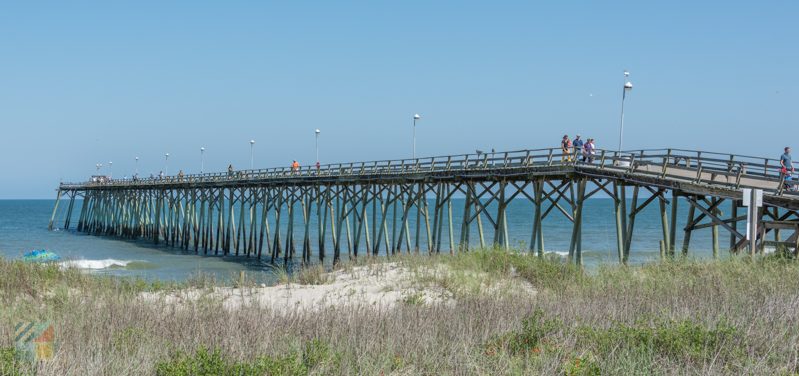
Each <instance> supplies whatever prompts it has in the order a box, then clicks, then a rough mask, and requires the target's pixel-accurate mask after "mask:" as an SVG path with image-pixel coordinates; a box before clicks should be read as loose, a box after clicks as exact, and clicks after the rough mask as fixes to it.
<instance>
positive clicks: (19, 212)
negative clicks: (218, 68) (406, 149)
mask: <svg viewBox="0 0 799 376" xmlns="http://www.w3.org/2000/svg"><path fill="white" fill-rule="evenodd" d="M642 202H643V200H642V199H639V205H640V204H641V203H642ZM80 203H81V202H80V201H77V200H76V202H75V205H74V207H75V213H74V214H73V219H72V224H71V227H72V229H70V230H63V229H61V226H63V221H64V219H65V216H66V213H65V210H63V208H64V207H65V206H66V205H64V203H63V201H62V203H61V204H60V205H59V210H58V211H57V213H56V217H57V221H56V223H55V224H54V231H48V230H47V226H48V224H49V221H50V217H51V216H52V214H53V207H54V205H55V200H0V255H2V256H3V257H6V258H20V257H21V256H22V255H23V254H25V253H27V252H30V251H32V250H35V249H46V250H50V251H53V252H56V253H58V254H59V255H61V257H62V258H64V259H65V261H63V262H72V263H74V264H75V265H77V266H79V267H82V268H84V269H86V270H87V271H93V272H97V273H113V274H117V275H134V274H137V275H141V276H145V277H149V278H160V279H175V280H182V279H184V278H186V277H187V276H189V275H190V274H191V273H193V272H196V271H203V272H205V273H213V274H215V275H216V276H217V277H219V278H228V277H230V276H232V275H234V274H238V272H239V271H242V270H245V271H248V272H260V271H262V272H263V276H262V278H263V279H267V280H269V279H270V265H269V260H268V258H267V257H264V258H263V259H260V260H259V259H258V258H257V257H246V256H213V255H207V256H206V255H204V254H203V251H202V250H200V254H195V252H194V251H193V250H191V251H184V250H181V249H179V248H172V247H168V246H165V245H163V244H162V245H159V246H155V245H154V244H153V243H152V242H151V241H149V240H144V239H140V240H122V239H119V238H116V237H106V236H93V235H86V234H83V233H78V232H76V231H74V228H75V227H77V218H78V212H79V210H80ZM452 203H453V204H452V217H453V232H454V242H455V244H456V246H457V244H458V241H459V239H460V223H461V221H462V219H463V204H464V199H453V200H452ZM434 204H435V202H434V201H433V200H431V201H430V202H429V205H431V206H432V205H434ZM630 206H631V202H630V200H628V208H629V207H630ZM566 208H567V210H568V207H566ZM678 208H679V216H678V219H677V224H678V226H677V227H678V228H677V249H678V252H679V249H681V247H682V239H683V230H682V229H683V227H685V226H686V221H687V211H688V205H687V203H685V201H684V200H681V201H680V203H679V205H678ZM720 209H721V210H722V211H723V212H724V217H729V215H730V214H729V209H730V207H729V204H727V205H722V206H721V207H720ZM489 211H490V213H491V215H492V216H495V212H496V211H495V207H491V206H489ZM285 212H286V211H285V210H284V213H285ZM366 212H367V215H368V216H369V217H372V209H371V207H367V211H366ZM377 213H378V216H380V210H379V207H378V209H377ZM472 213H474V209H472ZM669 213H670V211H669ZM390 214H391V213H389V217H388V218H389V219H388V231H389V234H391V231H392V220H391V218H392V217H391V215H390ZM533 214H534V206H533V204H532V203H531V202H530V201H529V200H526V199H518V198H517V199H515V200H514V201H512V202H511V204H510V205H509V207H508V209H507V222H508V236H509V238H510V239H512V242H511V243H512V244H515V245H517V246H518V245H519V244H522V245H525V246H529V242H530V238H531V231H532V223H533ZM284 215H285V214H284ZM282 218H287V217H282ZM310 218H311V221H310V222H311V223H310V236H311V244H312V248H313V251H312V252H313V256H312V259H313V260H314V261H316V260H318V256H317V247H316V246H317V244H318V240H317V234H318V232H317V227H316V218H317V217H316V215H315V209H314V214H312V215H311V217H310ZM236 219H238V216H237V217H236ZM286 220H287V219H282V221H283V224H284V225H283V226H281V227H282V231H281V236H283V237H284V239H285V223H286V222H285V221H286ZM481 220H482V223H483V226H484V234H485V241H486V243H487V244H491V242H492V239H493V235H494V231H493V228H492V227H491V224H490V221H489V220H488V218H486V217H485V216H482V217H481ZM268 222H269V226H270V229H271V231H272V235H274V217H273V216H272V214H271V213H270V218H269V221H268ZM415 222H416V215H415V213H412V214H411V215H410V216H409V228H410V229H411V234H412V236H411V242H412V243H413V242H415V238H414V236H413V234H415V229H416V223H415ZM706 222H707V220H704V221H703V222H702V223H706ZM295 223H296V224H295V239H296V240H295V241H296V242H297V247H298V254H299V253H300V245H301V244H302V235H303V234H302V231H303V230H304V225H303V224H302V215H301V214H299V213H298V214H297V215H295ZM420 224H421V228H422V233H423V235H422V239H421V244H422V253H424V252H426V249H427V246H426V245H427V239H426V237H425V236H424V234H425V233H426V231H425V230H424V229H425V224H424V223H420ZM328 226H329V223H328ZM431 226H432V221H431ZM615 226H616V224H615V215H614V210H613V200H611V199H609V198H607V199H606V198H595V199H594V198H592V199H588V200H586V203H585V206H584V209H583V238H582V239H583V242H582V244H583V257H584V264H586V265H587V266H588V267H589V268H590V267H592V266H595V265H597V264H598V263H603V262H604V263H617V262H618V251H617V246H616V227H615ZM370 227H371V226H370ZM398 227H399V226H398ZM352 230H353V236H354V231H355V225H354V224H353V225H352ZM369 231H370V233H371V237H372V239H373V238H374V233H372V232H371V231H372V229H371V228H370V229H369ZM710 231H711V230H710V229H709V228H707V229H701V230H698V231H694V232H693V234H692V237H691V248H690V251H689V254H690V255H691V256H693V257H697V258H709V257H711V232H710ZM571 232H572V224H571V221H569V219H568V218H566V217H565V216H564V215H563V214H562V213H560V212H559V211H558V210H557V209H553V210H552V211H551V212H550V213H549V215H548V216H547V217H546V218H545V220H544V246H545V249H546V251H547V252H556V253H557V254H559V255H566V254H567V252H568V248H569V241H570V239H571ZM344 234H346V231H345V230H343V229H342V237H344ZM443 234H444V237H443V239H442V249H444V250H447V252H448V250H449V235H448V224H447V223H446V222H445V223H444V231H443ZM470 234H471V238H470V239H471V240H470V242H471V245H472V246H477V245H479V244H480V242H479V235H478V233H477V227H476V222H475V223H473V225H472V229H471V232H470ZM719 235H720V240H719V244H720V248H721V249H726V248H728V247H729V242H730V240H729V238H730V236H729V233H728V232H726V231H725V230H724V229H723V228H720V229H719ZM328 236H330V235H329V234H328ZM661 239H662V228H661V222H660V213H659V210H658V204H657V202H656V201H655V202H653V203H652V204H650V205H649V206H648V207H646V208H645V209H644V210H643V211H641V212H640V213H639V214H638V215H637V216H636V222H635V232H634V234H633V241H632V245H631V251H630V263H633V264H638V263H644V262H649V261H654V260H657V259H659V255H660V246H659V241H660V240H661ZM381 243H382V242H381ZM327 244H328V245H327V249H328V250H327V255H328V257H327V259H328V260H330V259H331V257H330V256H332V245H331V244H332V242H331V241H330V240H328V243H327ZM362 244H363V240H362ZM362 247H363V248H362V250H361V251H360V252H361V254H363V253H365V252H366V250H365V246H362ZM345 249H346V248H345V247H342V252H343V253H345V257H346V250H345ZM402 249H403V251H404V252H405V249H406V248H405V245H403V248H402ZM263 252H264V254H266V253H267V252H266V246H264V251H263ZM380 252H381V253H384V246H381V251H380ZM723 254H724V253H722V255H723ZM256 274H257V275H258V274H260V273H256Z"/></svg>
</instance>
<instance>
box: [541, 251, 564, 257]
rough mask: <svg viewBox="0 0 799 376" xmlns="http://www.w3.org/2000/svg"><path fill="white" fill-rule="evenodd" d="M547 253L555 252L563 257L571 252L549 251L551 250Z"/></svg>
mask: <svg viewBox="0 0 799 376" xmlns="http://www.w3.org/2000/svg"><path fill="white" fill-rule="evenodd" d="M546 253H554V254H556V255H558V256H561V257H566V256H568V255H569V252H558V251H549V252H546Z"/></svg>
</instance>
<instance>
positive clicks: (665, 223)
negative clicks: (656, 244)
mask: <svg viewBox="0 0 799 376" xmlns="http://www.w3.org/2000/svg"><path fill="white" fill-rule="evenodd" d="M658 201H659V203H660V227H661V228H662V229H663V247H665V249H669V248H671V243H670V239H669V214H668V212H667V211H666V201H664V200H658ZM673 201H676V200H673Z"/></svg>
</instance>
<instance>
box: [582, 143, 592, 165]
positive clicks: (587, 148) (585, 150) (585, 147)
mask: <svg viewBox="0 0 799 376" xmlns="http://www.w3.org/2000/svg"><path fill="white" fill-rule="evenodd" d="M591 141H592V139H590V138H589V139H587V140H585V145H583V153H584V154H588V155H584V156H583V162H588V163H594V158H591V156H590V155H591V154H593V145H591Z"/></svg>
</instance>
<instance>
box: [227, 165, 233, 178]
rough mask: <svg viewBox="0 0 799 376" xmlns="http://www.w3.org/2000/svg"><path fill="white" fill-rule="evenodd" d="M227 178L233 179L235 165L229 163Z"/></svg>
mask: <svg viewBox="0 0 799 376" xmlns="http://www.w3.org/2000/svg"><path fill="white" fill-rule="evenodd" d="M227 178H228V179H233V165H227Z"/></svg>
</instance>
